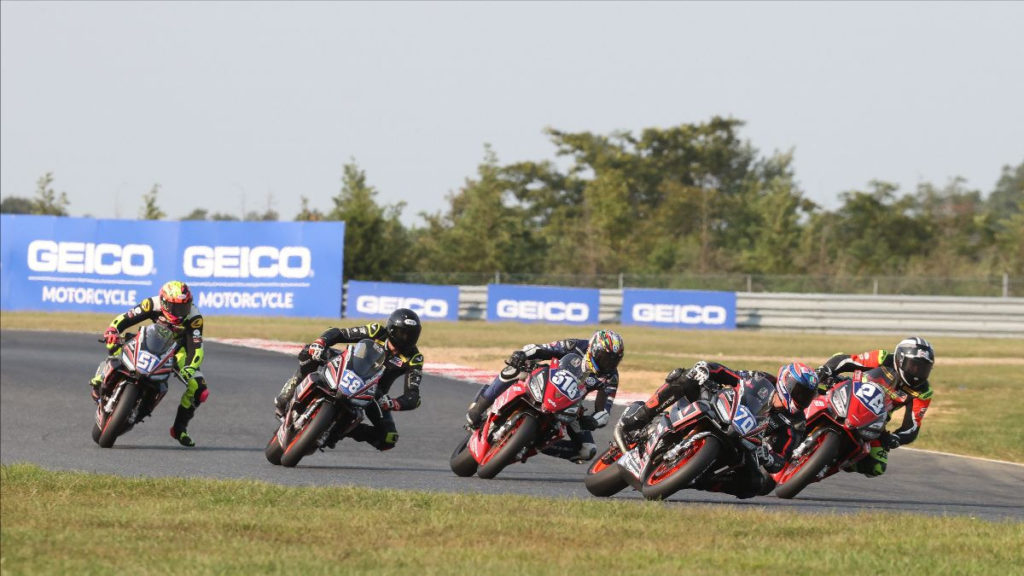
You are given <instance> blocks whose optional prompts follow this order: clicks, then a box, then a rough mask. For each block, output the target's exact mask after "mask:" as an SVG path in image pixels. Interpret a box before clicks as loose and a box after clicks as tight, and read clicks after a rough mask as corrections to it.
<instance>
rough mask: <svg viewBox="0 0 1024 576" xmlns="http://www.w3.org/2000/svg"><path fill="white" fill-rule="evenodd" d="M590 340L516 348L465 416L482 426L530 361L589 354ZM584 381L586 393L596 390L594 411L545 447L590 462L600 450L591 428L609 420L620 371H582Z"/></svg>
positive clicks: (546, 451) (560, 455)
mask: <svg viewBox="0 0 1024 576" xmlns="http://www.w3.org/2000/svg"><path fill="white" fill-rule="evenodd" d="M588 344H589V340H587V339H586V338H567V339H565V340H555V341H553V342H548V343H547V344H528V345H526V346H524V347H523V348H522V349H521V350H516V351H515V352H513V353H512V356H511V357H510V358H509V359H508V360H507V361H506V364H508V366H506V367H505V369H503V370H502V371H501V372H500V373H499V374H498V375H497V376H495V378H494V380H493V381H492V382H491V383H490V384H488V385H487V386H484V387H483V388H482V389H481V390H480V392H479V393H478V394H477V396H476V398H475V399H474V400H473V403H472V404H470V405H469V409H468V410H467V412H466V418H467V420H469V423H470V425H471V426H472V427H474V428H476V427H479V425H480V423H481V420H482V419H483V415H484V413H486V412H487V409H488V408H490V407H491V404H493V403H494V400H495V399H497V398H498V396H501V394H502V393H503V392H504V391H505V390H507V389H508V387H509V386H511V385H512V383H513V382H515V381H517V380H519V379H521V378H522V377H524V376H525V375H526V374H527V372H526V368H527V366H528V365H529V364H530V363H533V362H537V361H544V360H551V359H554V358H558V359H561V358H562V357H564V356H566V355H567V354H579V355H580V356H581V357H586V354H587V348H588ZM583 384H584V386H586V389H587V393H590V392H591V391H594V390H596V391H597V394H596V396H595V397H594V412H593V413H592V414H591V415H589V416H584V417H583V418H582V419H581V420H577V421H574V422H572V423H570V424H569V425H568V426H566V429H567V431H568V434H569V439H567V440H560V441H558V442H556V443H554V444H552V445H551V446H549V447H547V448H545V449H544V451H543V452H544V454H547V455H549V456H555V457H558V458H564V459H566V460H571V461H573V462H575V463H577V464H582V463H584V462H587V461H589V460H590V459H591V458H593V457H594V456H595V455H596V454H597V444H595V443H594V435H593V433H592V432H591V431H592V430H594V429H596V428H601V427H603V426H605V425H606V424H607V423H608V415H609V413H611V409H612V404H613V402H614V400H615V394H616V393H617V392H618V389H619V371H618V369H615V370H612V371H610V372H607V373H594V372H586V373H584V374H583Z"/></svg>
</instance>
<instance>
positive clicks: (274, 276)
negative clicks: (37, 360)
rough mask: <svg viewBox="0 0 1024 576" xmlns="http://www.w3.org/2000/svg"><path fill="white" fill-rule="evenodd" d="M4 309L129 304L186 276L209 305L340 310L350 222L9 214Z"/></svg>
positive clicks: (0, 300)
mask: <svg viewBox="0 0 1024 576" xmlns="http://www.w3.org/2000/svg"><path fill="white" fill-rule="evenodd" d="M0 229H2V232H0V237H2V238H0V240H2V250H0V269H2V276H3V279H2V292H0V307H2V308H3V309H4V310H70V311H80V312H122V311H125V310H127V309H128V308H129V307H131V306H133V305H135V304H136V303H138V302H139V301H140V300H142V299H144V298H146V297H148V296H154V295H156V294H157V292H158V291H159V290H160V285H161V284H163V283H164V282H166V281H168V280H172V279H176V280H183V281H185V282H186V283H187V284H188V285H189V287H190V288H191V289H192V294H193V297H194V299H195V303H196V305H197V306H198V307H199V309H200V310H201V311H202V312H203V313H204V314H207V315H209V314H217V313H220V314H240V315H258V316H268V315H269V316H336V315H340V313H341V282H342V278H341V272H342V245H343V241H344V234H345V227H344V223H342V222H301V223H299V222H201V221H199V222H195V221H190V222H162V221H137V220H94V219H91V218H58V217H54V216H22V215H8V214H5V215H3V217H2V221H0Z"/></svg>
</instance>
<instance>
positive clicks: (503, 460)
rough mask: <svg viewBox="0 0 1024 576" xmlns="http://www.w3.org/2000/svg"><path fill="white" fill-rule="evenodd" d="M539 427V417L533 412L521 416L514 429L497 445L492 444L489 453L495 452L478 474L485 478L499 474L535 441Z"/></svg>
mask: <svg viewBox="0 0 1024 576" xmlns="http://www.w3.org/2000/svg"><path fill="white" fill-rule="evenodd" d="M537 427H538V424H537V419H536V418H535V417H534V416H533V415H532V414H523V415H522V416H520V417H519V421H517V422H516V423H515V424H514V425H513V428H512V430H510V431H509V433H508V434H506V435H505V437H504V438H502V439H501V441H500V442H498V444H497V445H496V446H491V449H490V450H489V451H488V455H491V454H493V456H491V457H490V458H489V459H488V460H487V461H486V462H484V464H483V465H482V466H480V469H479V470H477V471H476V475H477V476H479V477H481V478H484V479H490V478H494V477H495V476H497V475H498V473H499V472H501V471H502V470H504V469H505V466H508V465H509V464H511V463H512V462H514V461H515V459H516V456H518V455H519V452H520V451H522V449H523V448H526V447H527V446H528V445H529V444H530V442H533V439H534V438H536V437H537Z"/></svg>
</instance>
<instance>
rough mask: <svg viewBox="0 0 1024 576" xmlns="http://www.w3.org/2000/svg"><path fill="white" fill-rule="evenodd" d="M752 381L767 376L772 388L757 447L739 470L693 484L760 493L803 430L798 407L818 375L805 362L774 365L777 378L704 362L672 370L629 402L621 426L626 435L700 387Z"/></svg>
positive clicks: (696, 394) (744, 494) (813, 390)
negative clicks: (643, 398)
mask: <svg viewBox="0 0 1024 576" xmlns="http://www.w3.org/2000/svg"><path fill="white" fill-rule="evenodd" d="M757 379H763V380H767V381H768V382H770V383H771V384H772V385H773V386H774V387H775V393H774V394H773V395H772V399H771V402H770V404H769V409H768V414H767V418H766V419H765V420H763V421H762V422H763V424H762V425H763V426H764V430H763V432H762V442H761V445H760V446H759V447H757V448H756V449H754V450H752V453H751V456H752V457H751V458H745V459H744V465H743V468H742V469H740V470H739V471H738V473H737V474H734V475H733V476H732V477H729V478H725V479H723V480H722V481H720V482H719V481H716V482H715V484H699V485H697V486H696V488H698V489H701V490H708V491H711V492H725V493H726V494H732V495H734V496H736V497H737V498H741V499H745V498H752V497H754V496H763V495H765V494H768V493H769V492H771V491H772V489H774V488H775V481H774V480H773V479H772V477H771V474H773V473H775V472H778V471H779V470H781V469H782V467H783V465H784V464H785V463H786V461H787V460H788V459H789V457H790V455H792V453H793V450H794V449H795V448H796V447H797V446H798V445H799V444H800V442H802V441H803V437H804V434H805V431H806V419H805V417H804V409H805V408H807V406H809V405H810V403H811V400H813V399H814V397H815V396H816V395H817V390H818V377H817V375H816V374H815V373H814V371H812V370H811V369H810V367H808V366H807V365H805V364H802V363H800V362H794V363H791V364H786V365H784V366H782V367H780V368H779V372H778V375H777V376H773V375H772V374H769V373H767V372H761V371H747V370H740V371H735V370H732V369H730V368H728V367H726V366H723V365H721V364H718V363H716V362H707V361H704V360H702V361H700V362H697V363H696V364H694V365H693V368H690V369H689V370H688V371H686V372H684V371H683V369H682V368H676V369H674V370H672V371H671V372H669V373H668V376H666V377H665V383H664V384H662V386H661V387H660V388H658V390H657V391H656V392H655V393H654V394H653V395H652V396H651V397H650V398H649V399H648V400H647V402H636V403H634V404H631V405H630V406H629V407H628V408H627V409H626V411H625V412H623V414H622V419H621V426H622V429H623V431H625V432H627V433H628V432H632V431H635V430H639V429H640V428H642V427H644V426H646V425H647V424H648V423H649V422H650V421H651V420H652V419H653V418H654V417H655V416H656V415H658V414H660V413H661V412H663V411H664V410H667V409H668V408H670V407H671V406H672V405H673V404H675V403H676V402H678V401H679V400H681V399H683V398H685V399H686V400H688V401H690V402H695V401H696V400H698V399H699V398H700V396H701V391H702V389H707V390H715V389H717V388H719V387H723V386H730V387H731V386H735V385H736V383H737V382H748V383H750V382H754V381H755V380H757ZM747 385H748V386H751V384H747Z"/></svg>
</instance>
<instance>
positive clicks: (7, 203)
mask: <svg viewBox="0 0 1024 576" xmlns="http://www.w3.org/2000/svg"><path fill="white" fill-rule="evenodd" d="M34 208H35V204H34V203H33V202H32V201H31V200H29V199H28V198H22V197H20V196H8V197H7V198H4V199H3V202H0V213H2V214H32V212H33V209H34Z"/></svg>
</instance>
